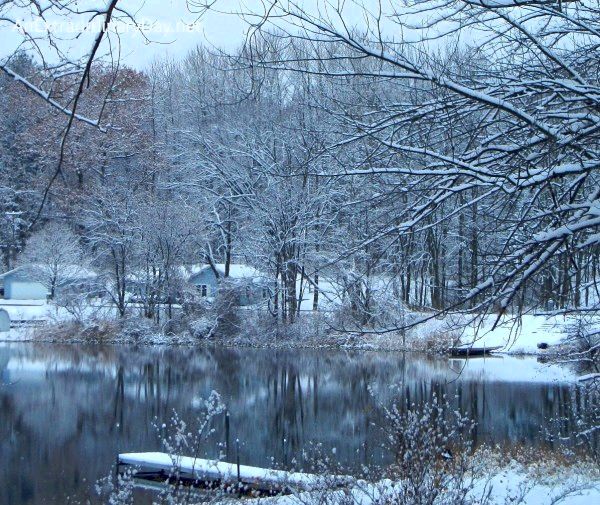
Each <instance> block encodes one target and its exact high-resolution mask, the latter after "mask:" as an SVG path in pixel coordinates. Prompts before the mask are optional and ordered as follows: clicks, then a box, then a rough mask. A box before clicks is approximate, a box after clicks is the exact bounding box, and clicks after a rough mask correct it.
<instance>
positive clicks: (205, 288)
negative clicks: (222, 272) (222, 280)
mask: <svg viewBox="0 0 600 505" xmlns="http://www.w3.org/2000/svg"><path fill="white" fill-rule="evenodd" d="M198 291H200V296H208V286H207V285H206V284H200V286H198Z"/></svg>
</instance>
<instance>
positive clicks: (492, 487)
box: [252, 463, 600, 505]
mask: <svg viewBox="0 0 600 505" xmlns="http://www.w3.org/2000/svg"><path fill="white" fill-rule="evenodd" d="M400 493H401V491H400V487H399V485H398V484H394V483H391V482H384V483H379V484H362V485H358V486H356V487H355V488H353V489H350V490H339V491H329V492H323V491H319V492H304V493H299V494H297V495H287V496H279V497H273V498H262V499H257V500H253V502H252V503H257V504H258V503H260V504H261V505H311V504H318V503H328V504H330V505H337V504H339V505H342V504H345V503H352V504H353V505H375V504H379V503H399V501H398V498H399V496H398V495H399V494H400ZM488 493H489V494H488ZM485 496H488V501H484V497H485ZM469 498H470V499H471V500H473V502H472V503H475V504H478V503H487V504H488V505H506V504H515V505H517V504H521V505H555V504H559V503H560V504H563V505H590V504H593V503H600V477H599V475H598V472H597V471H596V472H594V471H593V470H592V469H585V468H583V469H582V468H581V467H578V468H577V469H569V468H558V469H556V468H555V469H554V470H553V471H552V472H550V473H548V474H547V475H545V476H540V475H536V474H535V473H534V472H532V471H531V470H530V469H528V468H527V467H524V466H523V465H520V464H517V463H513V464H510V465H508V466H507V467H505V468H502V469H498V470H496V471H494V472H493V473H491V474H489V475H488V476H487V477H479V478H476V479H475V480H474V482H473V488H472V490H471V491H470V493H469ZM436 503H440V504H443V503H444V501H443V497H442V498H441V499H440V500H439V501H438V502H436Z"/></svg>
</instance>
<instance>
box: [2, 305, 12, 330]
mask: <svg viewBox="0 0 600 505" xmlns="http://www.w3.org/2000/svg"><path fill="white" fill-rule="evenodd" d="M9 330H10V316H9V315H8V312H6V311H5V310H4V309H0V331H9Z"/></svg>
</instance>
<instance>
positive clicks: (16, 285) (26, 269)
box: [0, 264, 97, 300]
mask: <svg viewBox="0 0 600 505" xmlns="http://www.w3.org/2000/svg"><path fill="white" fill-rule="evenodd" d="M51 270H52V269H51V268H50V267H47V266H45V265H35V264H31V265H22V266H19V267H17V268H14V269H12V270H9V271H8V272H5V273H3V274H1V275H0V282H2V286H3V291H4V293H3V295H4V298H6V299H9V300H45V299H46V298H47V297H48V296H49V295H50V287H49V286H50V285H51V279H53V278H54V279H55V282H56V286H55V290H56V291H57V292H61V291H62V292H66V291H69V292H71V291H74V292H82V291H84V290H91V289H92V287H93V284H94V283H95V281H96V277H97V276H96V274H95V273H94V272H92V271H90V270H87V269H85V268H82V267H80V266H78V265H63V266H61V267H59V268H58V269H56V275H52V274H51Z"/></svg>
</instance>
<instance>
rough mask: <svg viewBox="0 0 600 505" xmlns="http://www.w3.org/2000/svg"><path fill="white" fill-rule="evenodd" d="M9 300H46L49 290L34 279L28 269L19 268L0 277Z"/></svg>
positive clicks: (5, 296) (5, 295)
mask: <svg viewBox="0 0 600 505" xmlns="http://www.w3.org/2000/svg"><path fill="white" fill-rule="evenodd" d="M0 280H1V281H2V283H3V286H4V298H6V299H7V300H45V299H46V297H47V296H48V288H46V286H44V285H43V284H42V283H41V282H38V281H36V280H35V279H34V278H32V275H31V272H30V271H29V270H28V269H27V268H23V267H17V268H14V269H13V270H9V271H8V272H5V273H3V274H2V275H0Z"/></svg>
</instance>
